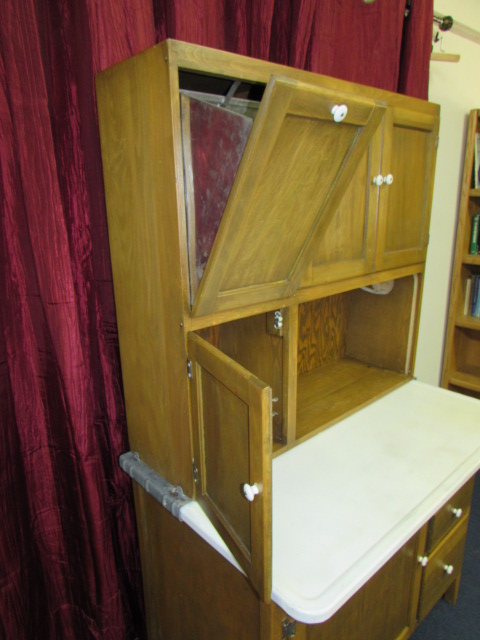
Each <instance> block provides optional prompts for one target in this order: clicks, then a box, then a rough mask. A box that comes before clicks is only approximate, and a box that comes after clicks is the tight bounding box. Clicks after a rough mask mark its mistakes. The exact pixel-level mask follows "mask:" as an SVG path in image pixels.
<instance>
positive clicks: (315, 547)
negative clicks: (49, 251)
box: [97, 41, 480, 640]
mask: <svg viewBox="0 0 480 640" xmlns="http://www.w3.org/2000/svg"><path fill="white" fill-rule="evenodd" d="M97 93H98V109H99V120H100V131H101V141H102V156H103V164H104V174H105V190H106V199H107V210H108V219H109V234H110V244H111V255H112V265H113V273H114V286H115V298H116V305H117V316H118V328H119V336H120V349H121V359H122V372H123V381H124V389H125V401H126V410H127V421H128V429H129V438H130V446H131V452H126V453H125V454H124V455H123V456H122V457H121V465H122V468H123V469H124V470H125V471H127V472H128V473H129V474H130V475H131V476H132V478H134V480H135V482H134V487H135V500H136V511H137V521H138V531H139V540H140V550H141V558H142V569H143V578H144V592H145V600H146V607H147V622H148V630H149V637H150V638H162V639H164V640H173V639H175V640H177V639H178V640H188V639H190V638H191V639H197V638H198V639H203V638H205V639H206V638H219V639H230V638H232V639H236V640H238V639H243V638H244V639H245V640H246V639H248V640H255V639H258V640H281V639H282V638H300V639H311V640H313V639H318V640H339V639H340V638H348V639H349V640H355V639H358V640H365V639H366V638H368V640H394V639H395V638H397V639H398V638H407V637H408V636H409V635H410V633H411V632H412V631H413V629H414V628H415V627H416V625H417V624H418V622H419V621H420V620H421V619H422V618H423V617H424V616H425V615H426V613H428V611H429V610H430V609H431V607H432V606H433V605H434V603H435V602H436V601H437V600H438V599H439V598H440V597H442V596H443V595H446V597H448V598H449V599H450V600H452V601H453V600H455V597H456V593H457V590H458V584H459V578H460V571H461V564H462V557H463V547H464V543H465V533H466V528H467V522H468V512H469V504H470V495H471V490H472V483H473V480H472V478H473V476H474V474H475V472H476V471H477V469H478V468H479V466H480V427H479V425H480V403H478V402H477V401H476V400H474V399H472V398H467V397H461V396H458V395H456V394H452V393H450V392H448V391H445V390H443V389H437V388H433V387H428V386H426V385H423V384H421V383H419V382H417V381H415V380H413V379H412V369H413V363H414V358H415V348H416V340H417V329H418V316H419V309H420V299H421V291H422V278H423V271H424V263H425V255H426V248H427V243H428V227H429V217H430V204H431V198H432V188H433V172H434V165H435V153H436V147H437V135H438V118H439V113H438V107H437V106H435V105H432V104H429V103H426V102H423V101H420V100H416V99H412V98H407V97H405V96H400V95H396V94H392V93H388V92H385V91H380V90H377V89H373V88H369V87H363V86H359V85H355V84H352V83H348V82H341V81H339V80H336V79H332V78H327V77H324V76H319V75H315V74H312V73H308V72H305V71H299V70H295V69H291V68H287V67H283V66H279V65H275V64H271V63H267V62H263V61H259V60H251V59H248V58H245V57H241V56H237V55H233V54H229V53H225V52H219V51H214V50H211V49H207V48H202V47H198V46H193V45H188V44H184V43H180V42H175V41H166V42H164V43H162V44H160V45H158V46H155V47H153V48H152V49H149V50H147V51H145V52H143V53H141V54H139V55H137V56H135V57H133V58H131V59H129V60H126V61H125V62H123V63H121V64H118V65H116V66H115V67H112V68H111V69H108V70H106V71H104V72H103V73H101V74H100V75H99V76H98V78H97Z"/></svg>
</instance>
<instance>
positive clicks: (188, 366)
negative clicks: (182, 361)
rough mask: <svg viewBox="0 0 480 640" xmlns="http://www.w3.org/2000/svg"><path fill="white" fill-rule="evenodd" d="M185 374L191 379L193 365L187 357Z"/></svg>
mask: <svg viewBox="0 0 480 640" xmlns="http://www.w3.org/2000/svg"><path fill="white" fill-rule="evenodd" d="M187 376H188V378H189V379H190V380H191V379H192V378H193V367H192V362H191V360H188V358H187Z"/></svg>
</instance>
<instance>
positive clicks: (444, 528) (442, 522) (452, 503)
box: [426, 478, 474, 554]
mask: <svg viewBox="0 0 480 640" xmlns="http://www.w3.org/2000/svg"><path fill="white" fill-rule="evenodd" d="M473 483H474V478H472V479H471V480H469V481H468V482H467V483H466V484H464V485H463V487H462V488H461V489H459V490H458V491H457V493H456V494H455V495H454V496H452V498H451V499H450V500H449V501H448V502H446V503H445V504H444V505H443V507H442V508H441V509H439V510H438V511H437V513H436V514H435V515H434V516H433V518H432V519H431V520H430V522H429V524H428V533H427V546H426V553H427V554H429V553H431V552H432V550H433V549H434V548H435V546H436V545H437V544H438V543H439V542H440V540H441V539H442V538H443V537H444V536H445V535H446V534H447V533H448V532H449V531H450V530H451V529H453V528H454V526H455V525H456V524H458V521H459V520H460V518H462V517H463V516H464V515H467V514H468V511H469V509H470V501H471V499H472V491H473Z"/></svg>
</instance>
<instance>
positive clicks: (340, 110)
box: [331, 104, 348, 122]
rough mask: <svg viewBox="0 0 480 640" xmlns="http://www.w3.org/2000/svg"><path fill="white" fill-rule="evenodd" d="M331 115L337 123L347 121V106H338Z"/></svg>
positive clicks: (333, 108)
mask: <svg viewBox="0 0 480 640" xmlns="http://www.w3.org/2000/svg"><path fill="white" fill-rule="evenodd" d="M331 113H332V116H333V119H334V120H335V122H341V121H342V120H345V116H346V115H347V113H348V107H347V105H346V104H336V105H335V106H334V107H332V111H331Z"/></svg>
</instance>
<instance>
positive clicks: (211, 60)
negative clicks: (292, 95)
mask: <svg viewBox="0 0 480 640" xmlns="http://www.w3.org/2000/svg"><path fill="white" fill-rule="evenodd" d="M150 56H160V57H162V58H163V59H164V60H165V61H166V62H167V63H168V65H169V67H170V69H171V70H176V69H181V70H184V71H192V72H197V73H205V74H208V75H218V76H224V77H235V78H238V79H240V80H245V81H249V82H258V83H267V82H268V80H269V78H270V76H271V75H272V74H273V73H276V74H282V75H283V76H285V77H287V78H291V79H293V80H299V81H303V82H309V83H311V84H314V85H321V86H322V87H327V88H332V89H336V90H339V89H340V90H343V91H346V92H357V91H358V90H359V88H361V90H362V94H363V95H365V96H366V97H371V98H374V99H376V100H377V101H380V102H384V103H385V104H386V105H391V106H395V105H398V106H401V105H402V104H403V103H408V106H409V108H411V109H412V108H413V109H418V110H419V111H424V112H426V113H429V114H431V115H433V116H437V115H439V113H440V106H439V105H438V104H436V103H433V102H429V101H427V100H422V99H421V98H416V97H412V96H407V95H404V94H400V93H395V92H393V91H388V90H386V89H379V88H377V87H373V86H369V85H362V84H359V83H356V82H351V81H348V80H342V79H340V78H335V77H333V76H327V75H323V74H321V73H316V72H314V71H306V70H304V69H298V68H295V67H290V66H287V65H283V64H279V63H276V62H270V61H268V60H262V59H260V58H253V57H249V56H246V55H242V54H238V53H232V52H230V51H222V50H220V49H214V48H212V47H207V46H204V45H196V44H192V43H189V42H183V41H181V40H175V39H171V38H168V39H166V40H164V41H162V42H160V43H158V44H156V45H154V46H152V47H150V48H148V49H145V50H143V51H141V52H139V53H136V54H134V55H133V56H131V57H129V58H127V59H126V60H123V61H120V62H118V63H116V64H114V65H112V66H111V67H108V68H106V69H104V70H101V71H100V72H99V73H98V74H97V78H98V77H101V76H103V75H105V74H108V73H109V72H111V70H112V69H113V68H115V67H118V66H120V65H123V64H130V63H131V62H132V61H139V60H140V59H141V58H143V57H150Z"/></svg>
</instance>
